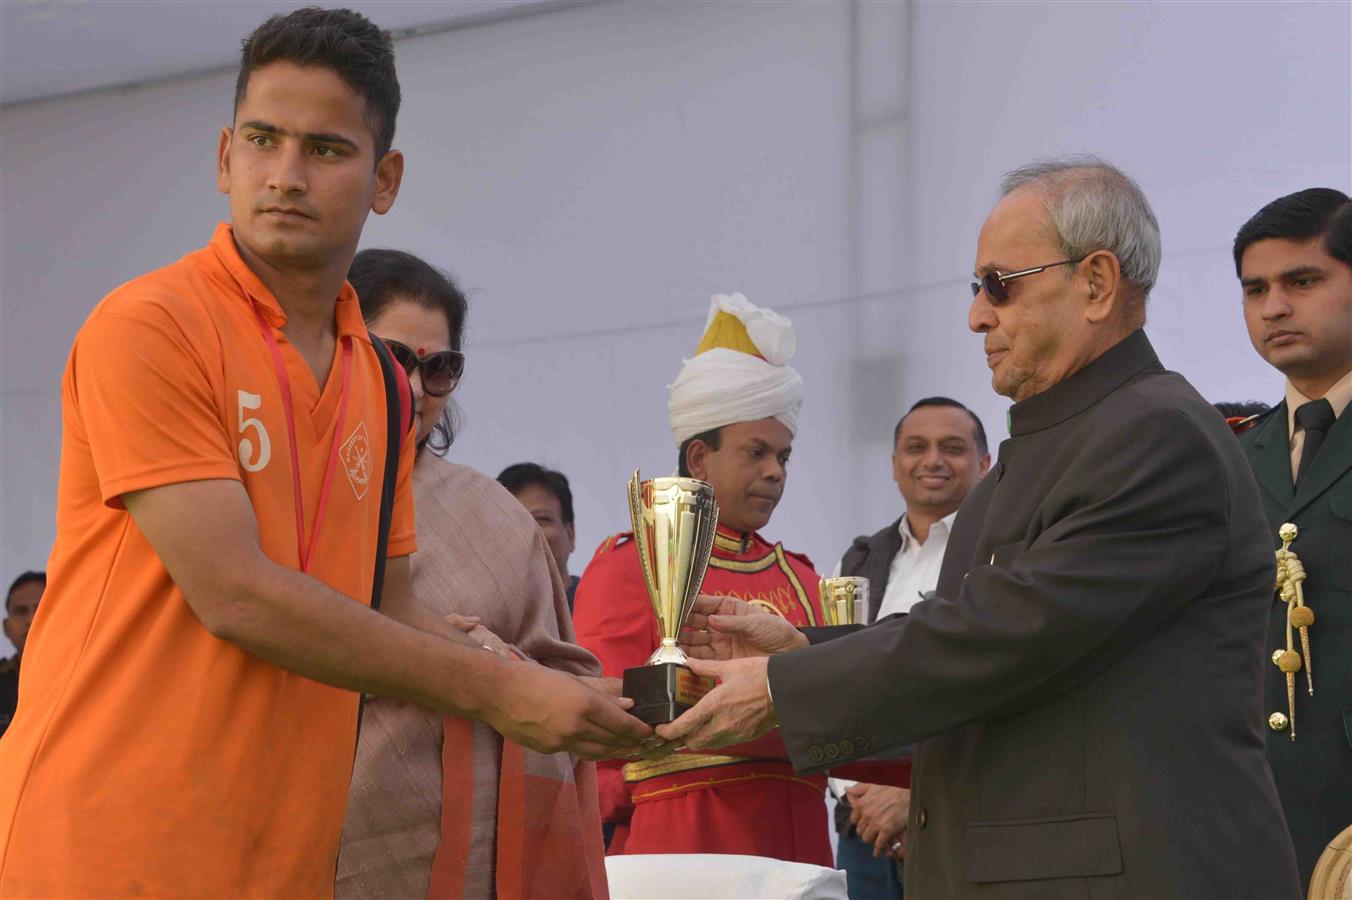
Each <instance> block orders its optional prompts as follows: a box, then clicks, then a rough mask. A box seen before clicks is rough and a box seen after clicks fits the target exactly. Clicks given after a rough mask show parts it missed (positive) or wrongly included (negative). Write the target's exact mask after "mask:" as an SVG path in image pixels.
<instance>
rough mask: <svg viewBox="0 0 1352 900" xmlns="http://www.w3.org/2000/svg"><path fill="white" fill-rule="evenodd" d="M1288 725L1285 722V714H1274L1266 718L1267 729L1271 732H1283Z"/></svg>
mask: <svg viewBox="0 0 1352 900" xmlns="http://www.w3.org/2000/svg"><path fill="white" fill-rule="evenodd" d="M1289 724H1290V723H1289V722H1288V721H1287V720H1286V713H1279V712H1275V713H1273V714H1272V715H1270V716H1268V727H1269V728H1271V729H1272V730H1273V731H1285V730H1286V726H1287V725H1289Z"/></svg>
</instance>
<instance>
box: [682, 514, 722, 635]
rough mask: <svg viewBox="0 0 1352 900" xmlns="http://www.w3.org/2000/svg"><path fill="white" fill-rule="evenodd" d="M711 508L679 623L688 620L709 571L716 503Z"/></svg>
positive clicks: (696, 555)
mask: <svg viewBox="0 0 1352 900" xmlns="http://www.w3.org/2000/svg"><path fill="white" fill-rule="evenodd" d="M710 506H711V507H712V508H711V510H710V512H709V519H708V522H706V523H705V524H706V527H705V529H704V530H703V531H702V532H701V533H700V536H699V544H698V545H697V546H696V548H695V560H696V562H695V565H694V567H693V568H692V569H691V572H690V584H689V586H688V588H687V589H686V595H685V602H684V603H683V604H681V622H682V624H684V622H685V620H686V619H688V618H690V611H691V610H692V609H694V608H695V598H696V597H698V596H699V592H700V588H702V587H704V576H705V574H707V573H708V571H709V558H710V556H712V555H713V551H714V535H715V533H717V531H718V501H713V502H712V503H710Z"/></svg>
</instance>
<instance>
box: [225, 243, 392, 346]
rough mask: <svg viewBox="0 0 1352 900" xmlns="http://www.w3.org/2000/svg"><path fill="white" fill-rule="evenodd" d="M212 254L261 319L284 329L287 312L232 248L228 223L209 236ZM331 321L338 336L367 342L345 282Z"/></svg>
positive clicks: (353, 297)
mask: <svg viewBox="0 0 1352 900" xmlns="http://www.w3.org/2000/svg"><path fill="white" fill-rule="evenodd" d="M210 246H211V251H212V254H213V255H214V256H215V257H216V261H217V262H219V263H220V265H221V267H222V268H223V269H224V270H225V272H226V274H227V275H228V276H229V277H230V278H231V279H232V280H234V282H235V283H236V284H238V285H239V287H240V289H241V290H242V291H243V292H244V295H245V296H246V297H248V298H249V299H250V300H251V301H252V302H253V303H254V305H255V306H257V307H258V308H259V309H261V310H262V311H263V316H264V317H265V318H266V319H267V320H268V324H269V325H271V326H272V327H274V328H283V327H285V326H286V311H285V310H283V309H282V305H281V304H280V303H278V302H277V298H276V297H275V296H273V294H272V291H270V290H268V288H267V285H265V284H263V280H262V279H261V278H259V277H258V275H257V274H256V273H255V272H254V270H253V269H250V268H249V266H248V264H247V263H246V262H244V258H243V257H241V256H240V255H239V248H238V247H236V246H235V229H234V228H232V227H231V226H230V224H229V223H228V222H221V223H220V224H218V225H217V226H216V232H215V234H213V235H212V236H211V245H210ZM334 320H335V325H336V327H337V330H338V337H339V338H342V337H354V338H360V339H362V340H364V341H368V342H369V341H370V336H369V335H368V333H367V331H366V322H365V321H364V320H363V319H362V315H361V304H360V303H359V302H358V301H357V292H356V291H354V290H353V289H352V285H351V284H349V283H348V282H346V281H344V282H343V286H342V287H341V288H340V289H339V291H338V302H337V305H336V306H335V307H334Z"/></svg>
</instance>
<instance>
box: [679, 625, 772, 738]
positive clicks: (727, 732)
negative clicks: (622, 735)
mask: <svg viewBox="0 0 1352 900" xmlns="http://www.w3.org/2000/svg"><path fill="white" fill-rule="evenodd" d="M770 618H778V616H770ZM781 621H782V620H781ZM689 666H690V668H691V670H693V671H694V673H695V674H696V675H711V676H713V677H715V678H717V679H718V680H719V683H718V686H717V687H715V688H714V689H713V690H712V691H710V692H709V693H707V694H705V695H704V697H703V698H702V699H701V700H700V701H699V702H698V703H696V704H695V705H694V706H693V707H691V708H690V709H688V710H686V711H685V712H684V713H683V714H682V715H681V716H680V718H678V719H677V720H676V721H674V722H671V723H670V724H667V725H659V726H657V734H658V736H659V737H661V738H662V739H663V740H664V741H667V742H669V743H672V744H684V745H685V746H686V747H689V748H690V749H691V750H713V749H716V748H718V747H727V746H730V745H732V744H742V743H745V742H746V741H749V740H751V739H752V738H754V737H759V736H760V735H762V734H764V733H765V732H767V731H769V730H770V729H771V728H774V727H775V725H777V724H778V719H777V718H776V717H775V708H774V704H772V703H771V702H770V691H769V687H768V685H769V677H768V674H767V671H768V666H769V660H767V659H766V658H765V657H764V656H756V657H752V658H750V659H733V660H728V661H726V662H713V661H711V660H704V659H698V658H692V659H691V660H690V662H689Z"/></svg>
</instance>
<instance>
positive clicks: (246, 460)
mask: <svg viewBox="0 0 1352 900" xmlns="http://www.w3.org/2000/svg"><path fill="white" fill-rule="evenodd" d="M262 406H263V398H262V397H261V396H260V395H258V394H251V393H249V392H248V391H240V392H239V433H240V434H242V435H244V437H241V438H240V439H239V464H240V465H241V466H243V467H244V471H246V472H260V471H262V470H263V468H264V467H266V466H267V464H268V460H270V459H272V439H271V438H269V437H268V430H267V429H266V428H264V427H263V423H262V422H260V421H259V420H258V419H255V418H253V417H252V416H250V417H247V418H246V417H245V415H244V411H245V410H248V409H261V408H262ZM251 428H252V429H253V430H254V431H256V432H257V434H258V456H257V457H256V458H255V457H254V442H253V440H252V439H250V438H249V437H248V432H249V429H251ZM251 460H252V461H251Z"/></svg>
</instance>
